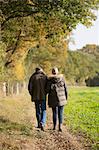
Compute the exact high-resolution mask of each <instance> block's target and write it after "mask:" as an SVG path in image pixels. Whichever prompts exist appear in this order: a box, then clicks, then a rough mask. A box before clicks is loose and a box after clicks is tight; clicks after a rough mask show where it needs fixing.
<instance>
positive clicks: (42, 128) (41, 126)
mask: <svg viewBox="0 0 99 150" xmlns="http://www.w3.org/2000/svg"><path fill="white" fill-rule="evenodd" d="M40 128H41V130H42V131H44V127H43V125H42V123H41V122H40Z"/></svg>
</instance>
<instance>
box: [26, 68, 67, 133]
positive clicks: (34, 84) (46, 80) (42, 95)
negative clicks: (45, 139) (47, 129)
mask: <svg viewBox="0 0 99 150" xmlns="http://www.w3.org/2000/svg"><path fill="white" fill-rule="evenodd" d="M28 90H29V93H30V95H31V97H32V101H33V102H34V103H35V110H36V118H37V123H38V126H37V127H38V128H41V130H42V131H44V126H45V122H46V95H47V94H48V105H49V107H51V108H52V114H53V115H52V116H53V130H55V129H56V124H57V117H58V121H59V128H58V129H59V131H60V132H62V122H63V108H64V105H65V104H66V102H67V87H66V83H65V80H64V77H63V75H60V74H59V73H58V68H56V67H54V68H52V75H51V76H50V77H47V76H46V74H45V73H44V72H43V70H42V69H41V68H40V67H38V68H36V69H35V72H34V73H33V75H32V76H31V77H30V80H29V84H28Z"/></svg>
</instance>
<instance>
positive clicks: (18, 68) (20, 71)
mask: <svg viewBox="0 0 99 150" xmlns="http://www.w3.org/2000/svg"><path fill="white" fill-rule="evenodd" d="M14 69H15V75H16V77H17V79H18V80H23V79H24V76H25V75H24V66H23V64H22V63H21V62H18V63H17V64H16V65H15V68H14Z"/></svg>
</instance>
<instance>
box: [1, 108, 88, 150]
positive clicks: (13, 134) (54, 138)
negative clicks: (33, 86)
mask: <svg viewBox="0 0 99 150" xmlns="http://www.w3.org/2000/svg"><path fill="white" fill-rule="evenodd" d="M26 115H27V116H28V118H27V119H28V121H29V122H31V123H32V124H33V126H32V129H31V130H30V134H29V135H26V134H21V133H20V132H19V131H10V132H9V133H8V132H7V133H5V132H0V150H85V148H83V146H82V144H81V143H80V142H79V141H78V139H77V138H76V137H74V136H73V135H71V134H70V133H69V132H68V130H67V129H66V126H65V125H63V132H62V133H61V132H58V130H55V131H53V130H52V116H51V115H52V114H51V109H47V123H46V127H45V131H41V130H40V129H38V128H36V127H35V123H36V118H35V109H34V105H29V109H28V113H27V114H26Z"/></svg>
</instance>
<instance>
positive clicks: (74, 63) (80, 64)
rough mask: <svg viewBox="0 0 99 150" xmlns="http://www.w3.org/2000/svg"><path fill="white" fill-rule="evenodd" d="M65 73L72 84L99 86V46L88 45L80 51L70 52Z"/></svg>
mask: <svg viewBox="0 0 99 150" xmlns="http://www.w3.org/2000/svg"><path fill="white" fill-rule="evenodd" d="M64 72H65V76H66V78H67V79H68V81H70V82H71V83H74V84H78V85H80V84H81V85H82V84H84V85H87V86H99V46H96V45H86V46H85V47H83V48H82V49H80V50H76V51H68V57H67V59H66V67H65V71H64Z"/></svg>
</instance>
